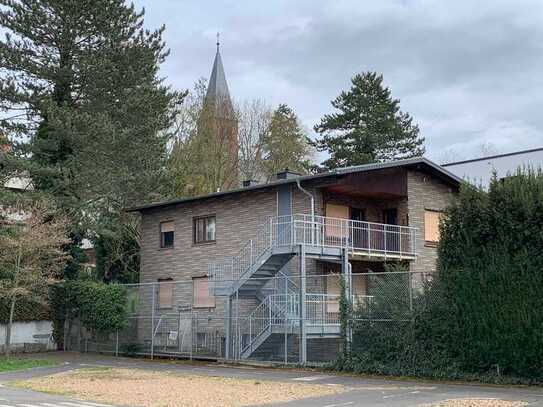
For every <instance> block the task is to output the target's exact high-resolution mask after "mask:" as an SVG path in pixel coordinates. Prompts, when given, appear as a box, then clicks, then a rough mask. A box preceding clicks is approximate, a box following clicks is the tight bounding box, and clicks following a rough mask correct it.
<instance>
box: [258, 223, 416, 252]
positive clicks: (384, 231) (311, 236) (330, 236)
mask: <svg viewBox="0 0 543 407" xmlns="http://www.w3.org/2000/svg"><path fill="white" fill-rule="evenodd" d="M268 229H269V230H270V231H271V232H270V241H271V246H272V247H281V246H292V245H300V244H303V245H306V246H309V247H316V248H336V249H347V251H348V253H349V254H350V255H351V256H353V257H367V258H384V259H387V258H389V259H399V260H403V259H406V260H413V259H415V257H416V245H415V241H416V228H413V227H409V226H399V225H387V224H383V223H374V222H363V221H355V220H349V219H339V218H330V217H324V216H311V215H306V214H295V215H292V216H281V217H277V218H272V219H270V225H269V226H268Z"/></svg>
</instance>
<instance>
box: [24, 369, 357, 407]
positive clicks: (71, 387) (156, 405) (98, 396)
mask: <svg viewBox="0 0 543 407" xmlns="http://www.w3.org/2000/svg"><path fill="white" fill-rule="evenodd" d="M16 385H17V386H19V387H23V388H29V389H33V390H37V391H43V392H48V393H54V394H64V395H70V396H74V397H77V398H79V399H83V400H92V401H98V402H101V403H107V404H117V405H120V404H123V405H130V406H143V407H181V406H183V407H200V406H207V407H213V406H217V407H219V406H220V407H242V406H257V405H263V404H269V403H285V402H288V401H292V400H299V399H304V398H307V397H318V396H326V395H333V394H337V393H340V392H343V391H346V390H347V389H346V388H344V387H343V386H326V385H316V384H305V383H304V384H302V383H282V382H276V381H267V380H251V379H235V378H225V377H210V376H196V375H190V374H180V373H174V372H163V371H160V372H157V371H149V370H141V369H117V368H115V369H103V368H102V369H80V370H76V371H70V372H64V373H58V374H54V375H50V376H46V377H40V378H34V379H30V380H27V381H24V382H17V383H16Z"/></svg>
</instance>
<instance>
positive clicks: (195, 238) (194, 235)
mask: <svg viewBox="0 0 543 407" xmlns="http://www.w3.org/2000/svg"><path fill="white" fill-rule="evenodd" d="M207 219H213V221H214V224H215V231H214V233H213V240H207V225H208V224H207V222H206V220H207ZM200 221H204V228H203V230H202V236H203V239H202V240H199V239H198V231H197V227H198V223H199V222H200ZM216 241H217V217H216V216H215V214H210V215H204V216H197V217H194V218H192V243H193V244H196V245H200V244H209V243H215V242H216Z"/></svg>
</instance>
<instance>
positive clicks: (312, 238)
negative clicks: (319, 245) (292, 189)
mask: <svg viewBox="0 0 543 407" xmlns="http://www.w3.org/2000/svg"><path fill="white" fill-rule="evenodd" d="M296 185H297V186H298V189H299V190H300V191H302V192H303V193H304V194H306V195H307V196H308V197H309V199H310V200H311V229H312V232H311V243H313V244H314V243H315V232H316V229H317V228H316V227H315V226H316V225H315V197H314V196H313V194H312V193H311V192H309V191H308V190H306V189H304V188H302V186H301V185H300V179H299V178H298V179H296Z"/></svg>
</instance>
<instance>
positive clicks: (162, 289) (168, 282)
mask: <svg viewBox="0 0 543 407" xmlns="http://www.w3.org/2000/svg"><path fill="white" fill-rule="evenodd" d="M158 283H159V284H158V307H159V308H172V307H173V288H174V286H175V284H174V282H173V281H172V279H171V278H165V279H159V280H158Z"/></svg>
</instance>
